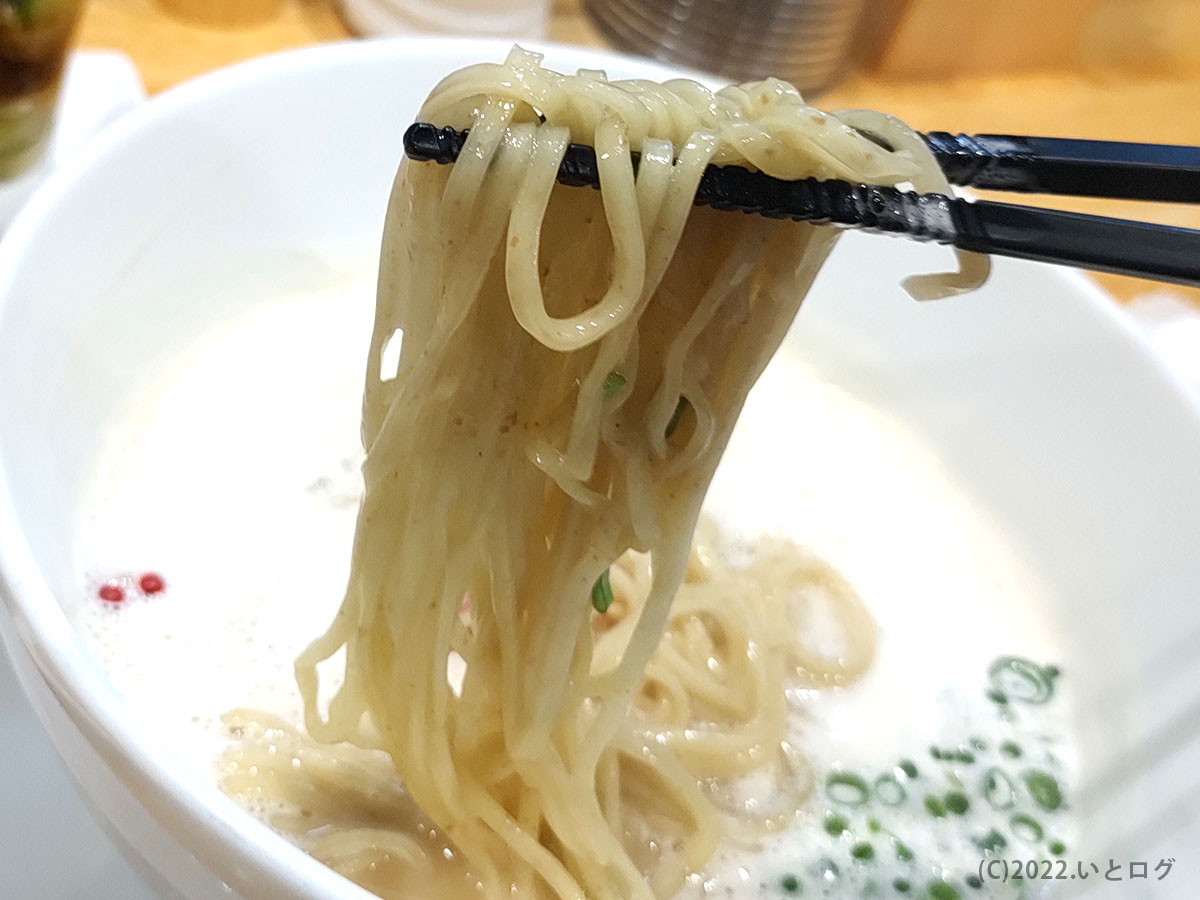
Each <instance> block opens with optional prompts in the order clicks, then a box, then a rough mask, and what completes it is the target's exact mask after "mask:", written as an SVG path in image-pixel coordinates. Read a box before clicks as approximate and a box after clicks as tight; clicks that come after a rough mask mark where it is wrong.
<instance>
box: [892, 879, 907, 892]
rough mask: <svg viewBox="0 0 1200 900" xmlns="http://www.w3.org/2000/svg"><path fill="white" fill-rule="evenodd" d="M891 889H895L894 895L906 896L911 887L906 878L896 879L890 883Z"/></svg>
mask: <svg viewBox="0 0 1200 900" xmlns="http://www.w3.org/2000/svg"><path fill="white" fill-rule="evenodd" d="M892 887H894V888H895V889H896V893H898V894H907V893H908V891H909V888H911V887H912V885H911V884H909V883H908V879H907V878H897V879H896V880H895V881H893V882H892Z"/></svg>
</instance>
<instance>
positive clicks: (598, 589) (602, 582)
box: [592, 569, 613, 613]
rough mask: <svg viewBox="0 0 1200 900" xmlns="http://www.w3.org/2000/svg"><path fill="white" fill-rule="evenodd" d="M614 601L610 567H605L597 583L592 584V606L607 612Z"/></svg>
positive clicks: (600, 611)
mask: <svg viewBox="0 0 1200 900" xmlns="http://www.w3.org/2000/svg"><path fill="white" fill-rule="evenodd" d="M612 602H613V592H612V582H611V581H609V580H608V569H605V570H604V572H603V574H602V575H601V576H600V577H599V578H597V579H596V583H595V584H593V585H592V606H593V607H594V608H595V610H596V612H598V613H606V612H608V608H609V607H610V606H612Z"/></svg>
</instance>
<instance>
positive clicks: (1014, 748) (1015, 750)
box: [1000, 741, 1021, 759]
mask: <svg viewBox="0 0 1200 900" xmlns="http://www.w3.org/2000/svg"><path fill="white" fill-rule="evenodd" d="M1000 752H1001V753H1003V754H1004V755H1005V756H1008V757H1011V758H1012V759H1016V758H1017V757H1019V756H1020V755H1021V748H1020V747H1019V746H1018V745H1017V744H1016V743H1015V742H1013V741H1005V742H1004V743H1003V744H1001V745H1000Z"/></svg>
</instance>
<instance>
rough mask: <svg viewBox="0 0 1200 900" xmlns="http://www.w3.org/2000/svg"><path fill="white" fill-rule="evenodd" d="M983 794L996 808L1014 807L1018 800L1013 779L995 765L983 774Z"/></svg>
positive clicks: (993, 807)
mask: <svg viewBox="0 0 1200 900" xmlns="http://www.w3.org/2000/svg"><path fill="white" fill-rule="evenodd" d="M983 796H984V799H986V800H987V802H988V804H989V805H990V806H991V807H992V809H995V810H1004V809H1012V807H1013V804H1014V803H1016V802H1017V792H1016V790H1014V788H1013V783H1012V779H1011V778H1009V777H1008V776H1007V775H1005V774H1004V773H1003V772H1001V771H1000V770H999V769H997V768H996V767H995V766H993V767H992V768H990V769H988V770H987V772H986V773H985V774H984V776H983Z"/></svg>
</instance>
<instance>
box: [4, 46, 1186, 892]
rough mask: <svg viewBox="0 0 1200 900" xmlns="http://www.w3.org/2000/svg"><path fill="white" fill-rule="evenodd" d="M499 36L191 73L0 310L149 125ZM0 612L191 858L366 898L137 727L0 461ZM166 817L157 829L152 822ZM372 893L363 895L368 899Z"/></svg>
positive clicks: (79, 173)
mask: <svg viewBox="0 0 1200 900" xmlns="http://www.w3.org/2000/svg"><path fill="white" fill-rule="evenodd" d="M512 43H513V42H512V41H509V40H505V39H494V38H462V37H446V36H432V37H428V36H403V37H395V38H384V39H371V40H365V41H364V40H351V41H339V42H333V43H326V44H319V45H315V46H309V47H303V48H298V49H294V50H288V51H284V52H280V53H275V54H270V55H266V56H262V57H258V58H255V59H252V60H249V61H245V62H241V63H238V64H235V65H232V66H229V67H226V68H223V69H219V70H216V71H214V72H211V73H208V74H205V75H201V76H199V77H197V78H194V79H191V80H189V81H187V82H184V83H183V84H181V85H179V86H177V87H174V88H171V89H170V90H167V91H165V92H163V93H161V94H159V95H157V96H155V97H153V98H151V99H150V100H149V101H148V102H147V103H145V104H142V105H141V106H139V107H138V108H136V109H134V110H133V111H132V112H130V113H128V114H127V115H125V116H123V117H122V118H121V119H119V120H118V121H117V122H115V123H113V124H112V125H111V126H109V127H108V128H106V129H105V130H104V131H103V132H102V133H101V135H99V136H98V137H97V138H96V139H95V140H94V141H92V142H91V144H90V145H89V146H88V148H87V149H86V150H84V151H83V152H81V153H79V154H76V155H75V156H74V157H73V158H72V159H71V160H69V161H67V162H66V163H65V164H64V165H63V166H61V167H60V168H59V169H58V170H57V171H56V172H54V173H53V174H52V175H51V176H50V178H49V179H48V180H47V182H46V183H45V184H44V185H43V186H42V187H41V188H40V189H39V190H38V191H37V192H36V194H35V195H34V196H33V198H32V199H31V200H30V201H29V203H28V204H26V206H25V208H24V209H23V210H22V211H21V212H20V214H19V215H18V216H17V218H16V219H15V221H14V222H13V224H12V226H11V228H10V229H9V230H8V232H7V233H6V234H5V236H4V238H3V240H2V241H0V311H3V310H4V309H6V308H7V305H8V303H9V300H10V295H11V287H12V283H13V282H14V280H15V279H16V278H17V276H18V274H19V273H20V271H21V268H22V256H23V255H24V252H25V251H26V249H27V248H28V247H30V246H31V245H33V244H35V243H37V242H38V241H39V240H45V239H46V238H45V236H44V234H43V231H44V226H45V223H46V222H47V220H48V219H50V218H52V217H53V215H54V213H55V211H56V210H57V209H58V208H59V206H60V204H62V203H63V202H64V200H65V199H67V198H69V196H70V194H71V192H72V190H73V188H74V186H75V185H76V184H77V183H78V182H80V181H86V180H89V179H91V178H93V177H95V170H98V169H102V168H103V165H104V160H105V159H106V157H107V156H108V155H109V154H111V153H115V152H119V151H120V150H121V149H122V148H123V147H124V146H125V145H126V144H128V143H129V142H131V141H135V140H137V138H138V135H139V134H140V133H141V132H142V131H143V130H144V129H147V128H150V127H154V126H155V124H156V123H158V122H159V121H161V120H166V119H168V118H170V117H172V116H175V115H179V114H186V112H187V110H188V108H189V106H190V105H191V104H193V103H195V102H197V101H203V100H205V99H206V98H210V97H212V96H213V95H220V94H222V93H224V92H228V91H233V90H237V89H238V88H239V87H240V86H243V85H245V84H247V83H252V82H255V81H257V80H259V79H264V78H271V77H275V76H279V75H284V76H286V75H287V74H289V73H292V72H296V71H303V70H306V69H309V68H312V67H314V66H316V67H321V66H340V65H344V64H351V65H354V64H359V63H362V62H364V61H370V60H375V59H387V58H392V57H394V56H396V55H398V54H406V55H409V56H414V55H416V56H419V57H422V58H437V57H439V56H447V55H450V56H453V55H454V54H455V53H461V52H463V51H464V50H468V49H469V50H470V51H471V52H472V53H473V54H476V55H478V57H479V58H480V59H481V60H483V59H493V58H497V57H503V55H504V54H505V53H506V52H507V50H508V49H509V47H510V46H511V45H512ZM522 43H523V45H524V46H527V47H528V48H530V49H533V50H536V51H540V52H546V53H547V54H550V55H552V56H554V57H563V58H566V59H569V60H570V61H571V64H572V66H579V67H591V68H606V67H612V66H614V65H618V66H627V67H629V68H631V69H634V70H640V71H644V72H645V73H647V75H649V76H654V77H659V78H663V79H665V78H671V77H691V78H697V79H699V80H704V81H708V82H710V83H711V82H712V79H711V78H706V77H705V76H702V75H697V73H694V72H689V71H686V70H681V69H678V68H676V67H672V66H669V65H666V64H663V63H660V62H657V61H653V60H649V59H641V58H636V57H630V56H627V55H624V54H621V53H618V52H614V51H609V50H604V49H594V48H586V47H577V46H571V45H565V44H559V43H554V42H547V41H540V40H534V41H528V42H522ZM1061 276H1062V277H1063V278H1064V279H1066V280H1067V281H1068V282H1069V283H1070V285H1071V287H1072V288H1073V289H1074V290H1075V291H1076V292H1077V293H1078V294H1080V295H1082V296H1085V297H1087V298H1088V304H1087V305H1088V306H1089V307H1090V308H1091V314H1093V315H1099V316H1100V317H1101V318H1102V319H1104V320H1106V322H1105V324H1106V325H1107V327H1108V329H1109V330H1111V331H1113V332H1116V333H1119V334H1120V335H1121V336H1122V337H1123V338H1124V339H1125V340H1127V341H1130V342H1132V344H1133V345H1135V346H1136V348H1137V349H1138V350H1139V351H1141V352H1140V354H1139V355H1141V356H1143V357H1149V360H1150V361H1151V362H1152V364H1153V366H1154V368H1155V369H1156V370H1157V373H1158V374H1159V375H1160V376H1161V378H1162V383H1163V385H1164V388H1165V389H1168V390H1172V391H1173V392H1175V393H1176V394H1179V395H1182V396H1183V397H1184V398H1186V400H1187V401H1188V404H1189V406H1190V409H1191V410H1192V412H1193V414H1194V415H1195V416H1196V418H1197V420H1200V396H1197V395H1196V394H1195V393H1193V392H1192V391H1191V390H1190V389H1188V387H1187V386H1186V383H1185V382H1184V380H1183V376H1182V375H1180V374H1179V373H1178V372H1176V371H1175V370H1173V369H1171V368H1170V367H1169V366H1168V364H1167V363H1166V361H1165V360H1164V359H1163V358H1162V357H1161V356H1159V354H1158V353H1157V352H1156V351H1155V350H1154V348H1153V346H1152V344H1151V342H1150V339H1149V337H1148V336H1147V335H1145V334H1144V333H1143V332H1141V331H1139V330H1138V329H1136V328H1135V327H1134V325H1133V324H1132V322H1131V321H1130V320H1128V319H1127V317H1126V316H1125V315H1124V314H1123V313H1122V312H1121V311H1120V310H1119V309H1118V306H1117V304H1116V303H1115V302H1113V299H1112V298H1111V297H1110V296H1109V295H1108V294H1106V293H1105V292H1104V291H1103V290H1102V289H1101V288H1100V287H1099V286H1098V285H1097V284H1096V283H1095V282H1093V281H1091V280H1090V279H1089V278H1087V277H1086V276H1085V275H1083V274H1082V273H1079V272H1074V271H1064V272H1062V273H1061ZM0 607H2V608H3V611H4V612H6V613H7V616H8V617H9V618H10V619H11V620H12V623H13V625H14V627H15V633H16V635H17V638H18V640H19V641H20V643H21V645H22V646H23V647H24V649H25V650H26V651H27V652H28V654H29V656H30V658H31V659H32V661H33V664H34V666H35V667H36V669H37V671H38V673H39V675H40V677H41V678H42V680H43V681H44V682H45V684H46V685H47V686H48V687H49V688H50V690H51V692H52V693H53V695H54V697H55V700H56V701H57V702H58V703H59V704H60V705H61V706H62V707H63V709H64V710H65V711H66V713H67V714H68V716H69V717H70V718H71V720H72V721H73V723H74V725H75V726H76V727H78V728H79V729H80V731H81V732H82V733H83V735H84V737H85V739H86V740H87V741H88V743H89V744H90V745H91V746H92V747H93V748H94V749H96V750H98V752H99V753H100V755H101V756H102V758H103V759H104V761H105V764H106V765H108V766H110V767H112V766H113V761H116V760H121V761H124V763H125V764H123V765H122V766H121V767H120V772H121V775H122V780H123V781H124V782H125V784H126V786H127V787H129V786H130V784H131V783H132V784H135V785H136V792H137V796H138V799H139V800H140V801H141V803H142V805H143V806H144V807H145V808H146V809H147V811H148V812H149V814H150V815H151V816H153V817H154V818H155V820H156V821H157V822H158V824H160V825H161V826H162V827H164V828H169V829H170V830H171V831H172V832H173V833H174V835H175V836H176V838H177V840H178V841H179V843H180V844H182V845H183V846H184V847H186V848H187V849H188V850H189V852H191V853H193V854H194V855H195V856H196V857H197V859H199V860H200V861H201V862H202V863H203V865H204V866H205V867H206V868H208V869H209V870H211V871H213V872H215V873H216V874H217V876H218V877H220V878H221V879H222V880H224V881H225V882H226V883H227V884H229V885H230V886H231V887H233V888H234V889H235V890H237V891H238V892H239V893H241V894H243V895H245V896H246V897H264V898H266V897H271V896H278V894H277V893H275V892H276V891H278V890H280V889H285V890H288V891H290V892H292V893H291V895H293V896H301V897H306V898H311V900H372V898H374V895H373V894H371V893H369V892H367V891H365V890H364V889H362V888H359V887H358V886H357V885H354V884H353V883H352V882H350V881H349V880H347V879H345V878H343V877H342V876H340V875H337V874H336V873H334V872H333V871H332V870H330V869H328V868H327V867H326V866H324V865H323V864H321V863H319V862H317V861H316V860H315V859H313V858H312V857H310V856H308V855H307V854H306V853H304V852H303V851H301V850H300V849H299V848H297V847H296V846H295V845H293V844H291V843H290V842H288V841H286V840H284V839H283V838H281V837H280V836H278V835H277V834H275V833H274V832H273V831H271V830H270V829H269V828H267V827H266V826H264V825H262V824H261V823H260V822H258V821H257V820H256V819H254V818H253V817H251V816H249V815H247V814H246V813H245V812H244V811H243V810H242V809H241V808H240V807H239V806H238V805H237V804H236V803H235V802H234V801H233V800H231V799H230V798H228V797H226V796H225V795H224V794H223V793H221V792H220V790H219V789H218V788H217V787H216V785H215V784H214V783H213V782H212V781H211V779H206V778H203V777H202V776H201V774H200V773H199V772H197V771H194V770H193V769H192V768H191V767H190V766H189V765H188V764H187V763H186V762H185V761H183V760H182V759H179V758H177V757H176V756H175V755H174V754H173V753H171V752H170V751H169V750H168V749H167V747H166V745H165V743H163V742H162V740H161V738H159V737H158V736H157V735H156V733H155V731H154V729H153V728H152V727H151V726H150V725H149V723H143V722H141V721H139V720H138V718H137V717H136V716H135V715H134V714H133V713H132V710H131V708H130V707H129V706H128V705H127V704H126V703H125V701H124V700H123V699H122V698H121V697H120V695H119V694H118V693H117V691H116V689H115V688H113V687H112V686H111V685H110V684H109V683H108V682H107V680H106V679H104V678H101V677H96V676H97V671H98V670H97V669H96V667H95V665H94V663H92V662H91V661H90V658H89V657H88V655H87V651H86V650H85V648H84V647H83V646H82V644H81V642H80V641H79V639H78V638H77V636H76V634H75V630H74V628H73V627H72V626H71V624H70V622H69V621H68V619H67V616H66V613H65V611H64V609H63V607H62V606H60V604H59V603H58V602H57V601H56V599H55V596H54V592H53V591H52V589H51V588H50V586H49V584H48V582H47V580H46V579H45V577H44V576H43V573H42V572H41V570H40V569H39V567H38V565H37V564H36V562H35V560H34V556H33V551H32V548H31V547H30V546H29V544H28V542H27V540H26V538H25V535H24V533H23V531H22V529H21V528H20V526H19V520H18V517H17V512H16V509H15V506H14V503H13V498H12V494H11V491H10V489H9V483H8V477H7V474H6V473H5V472H4V471H3V470H2V469H0ZM168 815H169V816H170V817H172V821H170V822H169V823H168V822H166V821H164V819H165V818H166V817H167V816H168ZM375 900H377V898H375Z"/></svg>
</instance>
